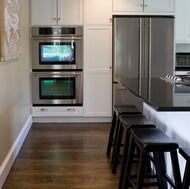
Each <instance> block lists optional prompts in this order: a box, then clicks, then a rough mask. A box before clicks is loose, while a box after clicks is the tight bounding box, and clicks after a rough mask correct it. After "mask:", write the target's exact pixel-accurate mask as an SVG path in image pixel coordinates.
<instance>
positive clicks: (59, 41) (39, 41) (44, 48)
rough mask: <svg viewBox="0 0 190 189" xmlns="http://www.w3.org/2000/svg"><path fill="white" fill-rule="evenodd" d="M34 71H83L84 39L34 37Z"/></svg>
mask: <svg viewBox="0 0 190 189" xmlns="http://www.w3.org/2000/svg"><path fill="white" fill-rule="evenodd" d="M31 40H32V41H31V58H32V61H31V62H32V69H33V71H35V70H52V69H53V70H71V69H77V70H81V69H83V40H82V37H32V39H31Z"/></svg>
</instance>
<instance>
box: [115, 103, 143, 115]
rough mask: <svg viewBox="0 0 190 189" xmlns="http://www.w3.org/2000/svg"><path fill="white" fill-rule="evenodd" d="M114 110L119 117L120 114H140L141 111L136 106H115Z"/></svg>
mask: <svg viewBox="0 0 190 189" xmlns="http://www.w3.org/2000/svg"><path fill="white" fill-rule="evenodd" d="M113 110H114V111H115V112H116V114H117V115H120V114H123V113H124V114H136V113H137V114H139V113H141V112H139V110H138V109H137V108H136V106H134V105H115V106H113Z"/></svg>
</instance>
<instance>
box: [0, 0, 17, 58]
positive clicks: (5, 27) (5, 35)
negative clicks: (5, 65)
mask: <svg viewBox="0 0 190 189" xmlns="http://www.w3.org/2000/svg"><path fill="white" fill-rule="evenodd" d="M19 11H20V3H19V0H0V61H7V60H11V59H15V58H18V55H19V46H20V28H19Z"/></svg>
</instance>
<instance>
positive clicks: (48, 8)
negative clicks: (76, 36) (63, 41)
mask: <svg viewBox="0 0 190 189" xmlns="http://www.w3.org/2000/svg"><path fill="white" fill-rule="evenodd" d="M56 7H57V1H56V0H31V25H56V24H57V15H56V12H57V10H56V9H57V8H56Z"/></svg>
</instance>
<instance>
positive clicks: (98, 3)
mask: <svg viewBox="0 0 190 189" xmlns="http://www.w3.org/2000/svg"><path fill="white" fill-rule="evenodd" d="M111 23H112V3H111V0H103V1H102V0H84V24H85V25H111Z"/></svg>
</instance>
